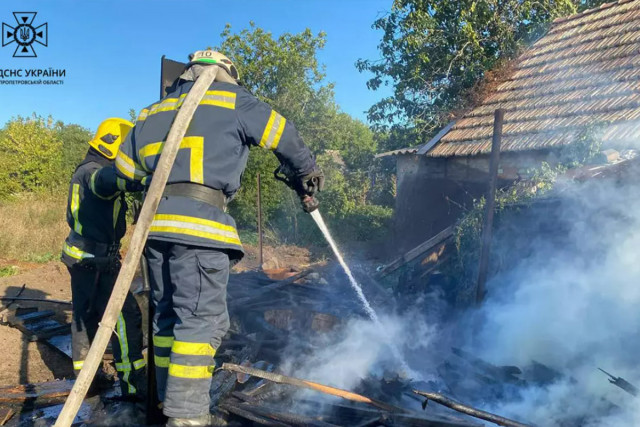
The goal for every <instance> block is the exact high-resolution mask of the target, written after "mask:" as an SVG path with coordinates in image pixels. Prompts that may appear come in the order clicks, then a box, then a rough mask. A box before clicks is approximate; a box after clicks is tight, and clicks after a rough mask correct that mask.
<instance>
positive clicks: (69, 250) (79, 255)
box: [62, 242, 94, 259]
mask: <svg viewBox="0 0 640 427" xmlns="http://www.w3.org/2000/svg"><path fill="white" fill-rule="evenodd" d="M62 251H63V252H64V253H65V254H67V255H69V256H70V257H71V258H75V259H84V258H94V255H93V254H90V253H89V252H85V251H83V250H82V249H80V248H76V247H75V246H69V245H68V244H67V242H64V244H63V245H62Z"/></svg>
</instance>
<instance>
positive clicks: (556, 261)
mask: <svg viewBox="0 0 640 427" xmlns="http://www.w3.org/2000/svg"><path fill="white" fill-rule="evenodd" d="M632 181H633V180H627V181H620V180H615V179H604V180H598V179H594V180H589V181H587V182H585V183H579V184H578V183H564V185H561V186H560V187H561V188H562V189H563V190H562V192H561V193H560V194H555V195H554V197H557V198H559V200H560V202H559V203H560V205H559V206H560V207H559V208H556V209H555V211H554V212H555V215H556V216H555V217H554V218H551V219H550V218H545V217H544V212H545V211H544V210H539V212H542V216H543V217H541V218H539V219H540V221H541V222H542V221H543V220H544V221H546V223H547V224H548V223H549V222H550V221H551V222H552V223H553V222H557V223H558V227H557V228H558V230H557V231H555V232H551V233H549V231H548V230H547V231H546V232H545V233H544V234H540V235H537V234H535V230H536V227H537V225H536V224H535V222H536V219H535V218H533V219H532V218H531V216H524V217H522V216H517V215H516V216H515V218H516V219H515V220H514V221H519V220H523V218H526V220H527V221H528V222H527V224H518V223H517V222H516V223H513V224H510V227H507V229H508V230H510V232H509V233H497V234H496V241H495V242H494V246H493V251H492V257H498V258H499V257H502V256H503V255H505V254H508V257H511V262H510V263H509V265H508V268H504V269H503V270H502V271H501V272H500V273H498V274H497V275H496V276H495V277H493V278H492V279H491V281H490V282H489V283H488V285H487V290H488V297H487V299H486V300H485V303H484V304H483V306H482V307H481V308H480V309H479V310H475V309H469V310H468V311H467V312H465V313H463V314H462V315H460V316H456V317H455V318H454V319H450V320H449V321H448V322H446V323H438V322H436V321H434V317H438V316H433V315H430V314H429V313H431V314H433V313H434V312H439V311H442V306H441V305H438V304H437V303H436V302H435V299H436V298H434V295H427V296H424V297H423V298H427V299H429V304H424V301H421V302H420V301H419V302H418V303H417V304H416V306H419V307H423V309H422V310H421V311H418V310H413V311H412V310H409V312H408V313H409V314H403V315H401V316H400V315H393V314H383V315H381V316H380V319H381V323H382V325H383V328H382V330H381V329H380V327H379V326H377V325H375V324H374V323H373V322H371V321H368V320H365V319H355V320H351V321H350V322H349V323H348V324H347V326H346V327H345V328H342V329H341V330H340V331H338V332H337V333H336V334H333V335H330V336H326V337H324V338H322V339H323V340H324V342H322V343H321V345H320V348H321V350H320V351H317V352H315V353H314V354H313V355H310V356H308V357H305V358H304V361H303V363H301V358H300V357H292V358H291V360H290V361H289V363H288V364H287V365H285V366H283V368H284V370H285V371H288V372H289V373H293V374H294V375H297V376H299V377H303V378H308V379H311V380H316V381H319V382H323V383H325V384H330V385H333V386H337V387H341V388H345V389H350V390H353V389H355V388H356V387H357V386H358V385H359V384H360V383H361V381H362V380H363V379H365V378H367V377H369V376H374V377H381V376H383V375H385V373H386V372H390V371H391V372H393V371H394V368H395V369H396V371H397V366H398V363H397V361H396V360H394V357H393V355H392V354H393V352H392V351H390V350H389V346H391V345H395V346H397V347H398V348H400V349H401V351H402V353H403V354H404V355H405V356H406V361H407V362H408V363H409V365H410V366H411V368H412V369H413V370H414V372H411V373H410V377H412V379H414V380H419V381H429V380H434V379H435V378H436V377H437V369H436V368H437V366H438V365H439V364H440V363H441V362H442V361H443V360H446V358H447V357H449V355H450V353H449V351H450V348H451V347H452V346H458V347H460V348H463V349H465V350H466V351H467V352H470V353H471V354H473V355H474V356H476V357H479V358H482V359H483V360H485V361H487V362H489V363H491V364H494V365H497V366H500V365H515V366H518V367H520V368H523V369H526V367H527V366H530V365H531V364H532V363H533V362H538V363H541V364H544V365H546V366H547V367H549V368H551V369H553V370H555V371H557V372H558V373H559V374H560V375H559V376H558V378H556V379H555V380H554V381H553V382H551V383H547V384H545V385H539V384H535V383H534V382H530V383H529V385H528V386H522V387H516V388H513V390H511V389H510V390H511V391H510V393H509V394H507V395H505V396H502V397H501V398H500V399H495V398H494V397H490V396H476V397H477V399H475V400H474V401H472V402H469V403H473V404H474V405H475V406H476V407H479V408H481V409H485V410H488V411H493V412H495V413H498V414H501V415H503V416H507V417H511V418H514V419H518V420H521V421H523V422H528V423H532V424H535V425H538V426H548V425H558V426H589V427H601V426H617V425H640V399H636V398H634V397H633V396H631V395H630V394H628V393H626V392H625V391H623V390H621V389H619V388H618V387H615V386H614V385H611V384H609V383H608V381H607V377H606V376H605V375H604V374H603V373H602V372H600V371H599V370H598V369H597V368H602V369H604V370H606V371H609V372H611V373H612V374H614V375H615V376H620V377H624V378H625V379H626V380H628V381H629V382H631V383H632V384H636V385H640V367H639V366H638V357H637V355H638V354H640V197H638V195H639V194H640V191H639V190H640V185H637V184H636V183H635V182H632ZM519 225H522V226H519ZM514 230H516V231H515V232H514ZM518 230H520V231H518ZM532 233H533V234H532ZM523 239H524V240H523ZM514 241H519V243H522V242H523V241H525V242H526V245H527V246H528V248H529V249H528V250H527V251H524V252H523V253H522V254H518V253H515V254H514V253H513V252H514V251H513V248H514V247H520V246H522V245H521V244H518V245H514ZM514 259H515V261H514ZM424 307H431V308H428V309H427V312H425V311H424ZM432 384H433V383H432ZM432 391H438V390H432ZM453 397H455V396H453Z"/></svg>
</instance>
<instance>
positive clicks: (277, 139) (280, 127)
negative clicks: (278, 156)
mask: <svg viewBox="0 0 640 427" xmlns="http://www.w3.org/2000/svg"><path fill="white" fill-rule="evenodd" d="M278 115H279V114H278ZM279 116H280V115H279ZM286 124H287V119H285V118H284V117H282V116H280V121H279V122H278V129H277V130H276V135H275V137H274V138H273V142H272V143H271V146H270V147H269V149H270V150H274V151H275V149H276V148H278V144H280V138H282V132H284V126H285V125H286Z"/></svg>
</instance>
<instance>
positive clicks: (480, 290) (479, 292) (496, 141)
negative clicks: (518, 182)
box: [476, 108, 504, 304]
mask: <svg viewBox="0 0 640 427" xmlns="http://www.w3.org/2000/svg"><path fill="white" fill-rule="evenodd" d="M503 120H504V110H503V109H501V108H500V109H498V110H496V111H495V113H494V119H493V141H492V142H491V158H490V159H489V186H488V188H487V195H486V200H485V210H484V221H483V224H482V248H481V249H480V267H479V268H478V283H477V286H476V303H477V304H480V303H482V300H483V299H484V295H485V284H486V282H487V273H488V270H489V254H490V252H491V238H492V236H493V214H494V212H495V206H496V185H497V183H498V165H499V164H500V143H501V141H502V121H503Z"/></svg>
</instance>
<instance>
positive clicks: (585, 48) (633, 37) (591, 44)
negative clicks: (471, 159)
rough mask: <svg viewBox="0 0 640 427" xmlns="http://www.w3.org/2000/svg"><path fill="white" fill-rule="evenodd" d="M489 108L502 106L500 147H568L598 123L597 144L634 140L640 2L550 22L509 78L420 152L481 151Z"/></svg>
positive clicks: (639, 89)
mask: <svg viewBox="0 0 640 427" xmlns="http://www.w3.org/2000/svg"><path fill="white" fill-rule="evenodd" d="M497 108H504V109H505V110H506V112H505V121H504V126H503V137H502V151H521V150H535V149H543V148H550V147H555V146H559V145H565V144H570V143H571V142H572V141H574V139H575V138H576V136H577V135H578V134H579V133H580V131H581V130H582V129H584V128H585V126H588V125H600V126H603V127H604V135H603V142H604V143H605V144H612V145H615V144H616V143H622V144H624V143H625V141H631V140H634V141H636V142H637V141H639V140H640V0H620V1H618V2H616V3H609V4H605V5H602V6H601V7H599V8H596V9H592V10H589V11H586V12H583V13H580V14H576V15H572V16H569V17H567V18H560V19H557V20H556V21H554V23H553V25H552V26H551V29H550V30H549V32H548V33H547V34H546V35H545V36H544V37H542V38H541V39H540V40H538V41H537V42H536V43H535V44H534V45H533V46H532V47H531V48H529V49H528V50H527V51H525V53H524V54H523V55H521V56H520V58H518V60H517V63H516V65H515V67H514V71H513V73H512V75H511V76H510V77H509V78H508V79H507V80H506V81H505V82H503V83H501V84H500V85H499V86H498V87H497V88H496V90H495V91H494V92H493V93H492V94H491V95H490V96H489V97H487V99H485V100H484V101H483V103H482V104H481V105H479V106H478V107H476V108H474V109H473V110H471V111H470V112H469V113H467V114H465V115H464V116H463V117H462V118H461V119H459V120H458V121H457V122H456V124H455V125H454V126H453V128H452V129H451V130H450V131H449V132H448V133H447V134H446V135H444V136H443V137H442V139H440V141H439V142H438V144H436V145H435V146H434V147H433V148H432V149H431V150H430V151H429V152H428V153H427V155H428V156H434V157H450V156H469V155H476V154H482V153H488V152H489V151H490V150H491V134H492V131H493V112H494V110H496V109H497Z"/></svg>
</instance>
